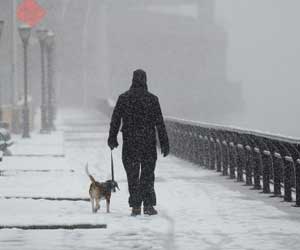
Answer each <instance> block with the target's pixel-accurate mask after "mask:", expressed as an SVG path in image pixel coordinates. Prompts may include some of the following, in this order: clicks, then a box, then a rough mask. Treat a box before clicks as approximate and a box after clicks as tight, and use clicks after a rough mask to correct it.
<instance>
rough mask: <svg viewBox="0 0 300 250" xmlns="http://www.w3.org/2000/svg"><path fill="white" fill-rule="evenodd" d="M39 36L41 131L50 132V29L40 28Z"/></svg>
mask: <svg viewBox="0 0 300 250" xmlns="http://www.w3.org/2000/svg"><path fill="white" fill-rule="evenodd" d="M36 33H37V37H38V39H39V42H40V46H41V69H42V71H41V73H42V74H41V76H42V80H41V131H40V132H41V133H48V132H49V128H48V124H47V101H46V98H47V93H46V90H47V89H46V76H45V46H46V38H47V35H48V30H46V29H39V30H37V31H36Z"/></svg>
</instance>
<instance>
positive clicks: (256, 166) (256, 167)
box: [253, 147, 261, 190]
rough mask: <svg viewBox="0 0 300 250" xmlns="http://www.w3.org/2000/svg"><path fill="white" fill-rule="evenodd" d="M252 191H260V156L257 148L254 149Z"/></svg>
mask: <svg viewBox="0 0 300 250" xmlns="http://www.w3.org/2000/svg"><path fill="white" fill-rule="evenodd" d="M253 172H254V173H253V174H254V189H257V190H260V189H261V184H260V172H261V154H260V150H259V148H257V147H255V148H254V168H253Z"/></svg>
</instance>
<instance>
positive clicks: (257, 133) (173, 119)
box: [165, 116, 300, 144]
mask: <svg viewBox="0 0 300 250" xmlns="http://www.w3.org/2000/svg"><path fill="white" fill-rule="evenodd" d="M165 119H166V120H167V121H168V120H169V121H171V122H179V123H181V124H187V125H193V126H199V127H204V128H208V129H216V130H225V131H229V132H235V133H240V134H248V135H254V136H260V137H265V138H268V139H271V140H277V141H283V142H287V143H292V144H300V138H292V137H289V136H283V135H276V134H271V133H267V132H261V131H257V130H248V129H243V128H239V127H234V126H224V125H220V124H214V123H206V122H198V121H193V120H185V119H181V118H176V117H171V116H167V117H165Z"/></svg>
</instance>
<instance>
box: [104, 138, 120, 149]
mask: <svg viewBox="0 0 300 250" xmlns="http://www.w3.org/2000/svg"><path fill="white" fill-rule="evenodd" d="M107 144H108V146H109V147H110V149H111V150H113V149H114V148H117V147H118V146H119V143H118V140H117V138H112V137H109V138H108V140H107Z"/></svg>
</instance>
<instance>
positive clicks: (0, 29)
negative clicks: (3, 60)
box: [0, 20, 4, 121]
mask: <svg viewBox="0 0 300 250" xmlns="http://www.w3.org/2000/svg"><path fill="white" fill-rule="evenodd" d="M3 27H4V21H3V20H0V40H1V34H2V31H3ZM1 84H2V83H1V82H0V121H2V94H1V93H2V88H1V87H2V85H1Z"/></svg>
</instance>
